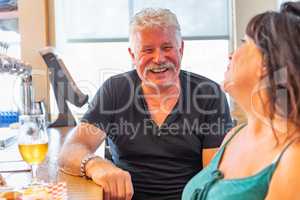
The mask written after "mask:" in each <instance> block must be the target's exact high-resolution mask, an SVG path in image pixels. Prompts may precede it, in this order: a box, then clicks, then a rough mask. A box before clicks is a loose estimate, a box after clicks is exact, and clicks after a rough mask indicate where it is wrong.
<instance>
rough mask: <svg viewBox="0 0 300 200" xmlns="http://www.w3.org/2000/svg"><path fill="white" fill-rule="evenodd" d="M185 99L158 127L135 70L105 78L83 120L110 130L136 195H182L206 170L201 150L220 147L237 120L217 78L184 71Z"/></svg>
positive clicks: (145, 199)
mask: <svg viewBox="0 0 300 200" xmlns="http://www.w3.org/2000/svg"><path fill="white" fill-rule="evenodd" d="M179 76H180V85H181V94H180V98H179V100H178V102H177V104H176V106H175V107H174V109H173V111H172V113H170V114H169V115H168V117H167V119H166V120H165V122H164V124H163V125H161V126H160V127H158V126H157V125H156V124H155V122H154V121H153V120H151V117H150V113H149V112H148V109H147V104H146V101H145V99H144V96H143V92H142V88H141V80H140V79H139V77H138V75H137V73H136V71H135V70H134V71H130V72H126V73H124V74H121V75H117V76H113V77H111V78H109V79H108V80H107V81H105V82H104V84H103V85H102V87H101V88H100V89H99V90H98V92H97V94H96V96H95V97H94V99H93V101H92V103H91V106H90V108H89V110H88V111H87V112H86V114H85V115H84V117H83V119H82V121H83V122H88V123H91V124H94V125H96V126H97V127H99V128H100V129H102V130H104V131H105V132H106V133H107V135H108V143H109V145H110V149H111V153H112V159H113V162H114V163H115V165H117V166H118V167H120V168H122V169H124V170H127V171H128V172H129V173H130V174H131V178H132V181H133V186H134V198H133V199H135V200H150V199H151V200H156V199H159V200H165V199H180V198H181V193H182V190H183V188H184V186H185V184H186V183H187V181H188V180H189V179H190V178H191V177H193V176H194V175H195V174H196V173H197V172H199V171H200V170H201V169H202V149H203V148H215V147H218V146H220V144H221V142H222V140H223V138H224V135H225V133H226V132H227V131H228V129H229V128H231V125H232V122H231V118H230V114H229V109H228V104H227V101H226V98H225V95H224V93H222V92H221V90H220V88H219V86H218V84H216V83H215V82H213V81H211V80H209V79H207V78H205V77H202V76H199V75H196V74H193V73H190V72H186V71H183V70H181V72H180V75H179Z"/></svg>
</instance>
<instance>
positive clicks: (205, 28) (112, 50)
mask: <svg viewBox="0 0 300 200" xmlns="http://www.w3.org/2000/svg"><path fill="white" fill-rule="evenodd" d="M229 4H230V0H211V1H205V0H185V1H182V0H128V1H124V0H114V1H104V0H102V1H101V0H86V1H80V0H63V1H62V0H56V6H55V7H56V8H55V9H56V13H55V14H56V31H57V34H56V40H57V50H58V52H59V54H60V56H61V57H62V58H63V60H64V62H65V64H66V67H67V68H68V69H69V71H70V73H71V75H72V76H73V78H74V80H75V81H76V82H77V84H78V86H79V88H81V89H82V90H83V92H85V93H86V94H88V95H89V96H90V99H91V98H92V97H93V95H94V94H95V92H96V91H97V89H98V88H99V86H100V85H101V84H102V83H103V81H104V80H106V79H107V78H108V77H110V76H111V75H114V74H118V73H122V72H125V71H128V70H131V69H133V66H132V64H131V60H130V57H129V55H128V51H127V48H128V46H129V44H128V39H127V37H128V30H129V27H128V24H129V20H130V17H131V16H132V15H133V14H134V13H136V12H137V11H139V10H140V9H141V8H144V7H166V8H169V9H171V10H172V11H173V12H175V13H176V14H177V17H178V20H179V23H180V24H181V29H182V34H183V37H184V40H185V50H184V56H183V61H182V68H183V69H186V70H189V71H192V72H195V73H197V74H201V75H204V76H206V77H208V78H211V79H212V80H214V81H216V82H219V83H220V82H221V81H222V80H223V74H224V72H225V70H226V67H227V61H228V52H229V46H230V45H229V32H230V31H229V30H230V27H229V24H230V23H229V22H230V9H229V8H230V5H229ZM51 99H52V100H51V108H54V110H52V113H53V112H54V113H55V111H56V110H55V104H54V103H53V102H54V101H53V100H54V99H53V95H52V97H51ZM71 109H72V111H73V113H74V112H75V113H76V114H82V113H83V112H85V110H86V107H84V108H82V109H79V108H75V107H73V106H71Z"/></svg>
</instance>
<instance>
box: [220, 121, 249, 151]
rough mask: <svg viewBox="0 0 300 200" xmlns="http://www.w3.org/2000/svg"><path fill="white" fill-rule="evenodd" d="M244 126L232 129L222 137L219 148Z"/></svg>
mask: <svg viewBox="0 0 300 200" xmlns="http://www.w3.org/2000/svg"><path fill="white" fill-rule="evenodd" d="M245 126H246V124H239V125H237V126H235V127H233V128H232V129H231V130H230V131H229V132H228V133H227V134H226V136H225V137H224V139H223V142H222V144H221V146H223V145H225V144H226V143H227V142H228V141H229V140H231V139H232V138H233V137H234V136H235V135H236V134H237V133H238V132H239V131H240V130H241V129H242V128H244V127H245Z"/></svg>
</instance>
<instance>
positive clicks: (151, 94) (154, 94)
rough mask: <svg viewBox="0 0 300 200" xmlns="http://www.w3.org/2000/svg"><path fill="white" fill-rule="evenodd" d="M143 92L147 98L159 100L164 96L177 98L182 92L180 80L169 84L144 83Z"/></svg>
mask: <svg viewBox="0 0 300 200" xmlns="http://www.w3.org/2000/svg"><path fill="white" fill-rule="evenodd" d="M142 89H143V93H144V96H145V98H146V99H152V100H158V101H160V100H161V99H164V98H175V99H176V98H177V99H178V97H179V94H180V92H181V87H180V80H179V78H178V80H177V81H176V82H175V83H174V84H173V85H169V86H155V85H149V84H144V83H142Z"/></svg>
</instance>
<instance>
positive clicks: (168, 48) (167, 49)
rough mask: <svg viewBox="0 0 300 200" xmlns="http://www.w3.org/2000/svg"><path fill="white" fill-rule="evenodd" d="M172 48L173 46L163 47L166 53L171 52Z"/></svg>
mask: <svg viewBox="0 0 300 200" xmlns="http://www.w3.org/2000/svg"><path fill="white" fill-rule="evenodd" d="M172 48H173V47H171V46H166V47H163V50H165V51H170V50H171V49H172Z"/></svg>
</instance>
